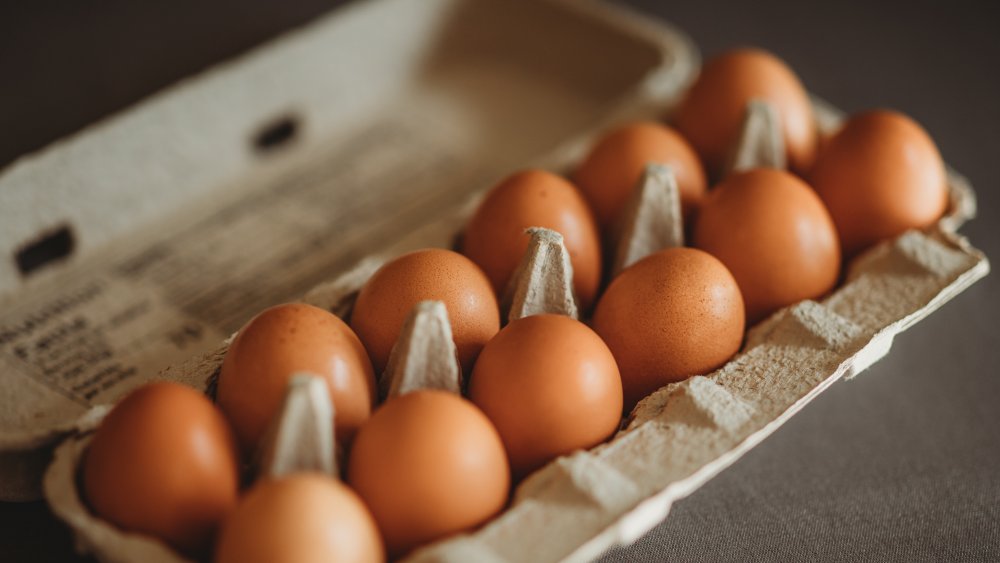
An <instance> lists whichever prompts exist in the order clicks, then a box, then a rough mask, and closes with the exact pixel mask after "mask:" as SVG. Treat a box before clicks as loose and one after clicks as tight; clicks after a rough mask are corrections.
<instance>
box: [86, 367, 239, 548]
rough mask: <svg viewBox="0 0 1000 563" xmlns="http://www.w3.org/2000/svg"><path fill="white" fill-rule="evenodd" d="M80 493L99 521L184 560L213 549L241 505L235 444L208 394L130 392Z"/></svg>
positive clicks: (102, 435)
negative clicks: (160, 544)
mask: <svg viewBox="0 0 1000 563" xmlns="http://www.w3.org/2000/svg"><path fill="white" fill-rule="evenodd" d="M82 469H83V475H82V483H83V491H84V496H85V497H86V500H87V503H88V504H89V505H90V507H91V508H92V509H93V511H94V512H95V513H96V514H97V515H98V516H100V517H101V518H102V519H104V520H106V521H108V522H110V523H112V524H114V525H115V526H118V527H119V528H122V529H123V530H127V531H129V532H136V533H140V534H147V535H151V536H154V537H157V538H160V539H162V540H164V541H165V542H167V543H168V544H170V545H171V546H173V547H174V548H176V549H178V550H180V551H182V552H185V553H187V554H199V553H201V552H202V551H203V550H205V549H206V548H208V547H209V546H210V544H211V541H212V540H213V538H214V536H215V533H216V530H217V528H218V526H219V524H220V523H221V522H222V519H223V518H224V517H225V516H226V514H228V513H229V512H230V510H232V509H233V507H235V506H236V501H237V493H238V487H239V462H238V457H237V449H236V439H235V437H234V436H233V432H232V430H231V429H230V428H229V425H228V424H227V423H226V419H225V418H224V417H223V416H222V413H220V412H219V411H218V409H216V407H215V405H213V404H212V402H211V401H210V400H209V399H208V398H207V397H205V396H204V395H203V394H201V393H199V392H198V391H195V390H194V389H191V388H189V387H185V386H183V385H180V384H176V383H167V382H160V383H150V384H147V385H145V386H143V387H140V388H138V389H136V390H135V391H132V392H131V393H129V394H128V395H127V396H126V397H125V398H124V399H122V400H121V401H120V402H119V403H118V404H117V405H115V407H114V408H113V409H111V412H109V413H108V415H107V416H106V417H105V418H104V420H102V421H101V424H100V426H99V427H98V428H97V431H96V432H95V433H94V437H93V439H92V440H91V441H90V444H89V446H88V447H87V452H86V454H85V457H84V459H83V467H82Z"/></svg>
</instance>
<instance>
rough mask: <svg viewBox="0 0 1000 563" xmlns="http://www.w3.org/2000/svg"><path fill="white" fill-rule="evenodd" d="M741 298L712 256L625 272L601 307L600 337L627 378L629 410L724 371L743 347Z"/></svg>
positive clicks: (689, 251) (656, 261)
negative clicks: (671, 387)
mask: <svg viewBox="0 0 1000 563" xmlns="http://www.w3.org/2000/svg"><path fill="white" fill-rule="evenodd" d="M743 315H744V313H743V298H742V297H741V296H740V289H739V287H738V286H737V285H736V280H735V279H733V275H732V274H731V273H729V270H727V269H726V266H725V265H724V264H723V263H722V262H720V261H719V260H718V259H717V258H714V257H713V256H712V255H711V254H708V253H707V252H704V251H701V250H697V249H694V248H670V249H667V250H661V251H660V252H657V253H654V254H651V255H649V256H647V257H645V258H643V259H642V260H640V261H638V262H636V263H635V264H633V265H632V266H629V267H628V268H626V269H625V270H623V271H622V273H620V274H619V275H618V277H616V278H615V279H614V280H613V281H612V282H611V284H610V285H609V286H608V289H607V290H606V291H605V292H604V295H603V296H601V299H600V301H598V302H597V309H596V310H595V312H594V318H593V326H594V330H595V331H596V332H597V334H599V335H600V336H601V338H602V339H603V340H604V342H605V343H606V344H607V345H608V348H609V349H611V353H612V354H614V357H615V360H616V361H617V363H618V369H619V370H620V372H621V377H622V387H623V388H624V391H625V408H626V409H631V408H632V407H633V406H635V404H636V403H637V402H638V401H639V399H641V398H642V397H644V396H646V395H648V394H649V393H651V392H653V391H655V390H656V389H658V388H660V387H662V386H663V385H666V384H667V383H671V382H674V381H681V380H683V379H686V378H688V377H690V376H692V375H704V374H707V373H709V372H711V371H713V370H714V369H716V368H718V367H719V366H721V365H722V364H724V363H725V362H726V361H727V360H728V359H729V358H730V357H732V355H733V354H735V353H736V352H737V351H738V350H739V348H740V343H741V342H742V340H743V325H744V316H743Z"/></svg>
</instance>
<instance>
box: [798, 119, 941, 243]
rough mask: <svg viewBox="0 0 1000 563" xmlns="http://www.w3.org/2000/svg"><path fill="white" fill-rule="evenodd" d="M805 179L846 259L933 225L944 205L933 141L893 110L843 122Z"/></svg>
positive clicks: (938, 157) (915, 125) (911, 122)
mask: <svg viewBox="0 0 1000 563" xmlns="http://www.w3.org/2000/svg"><path fill="white" fill-rule="evenodd" d="M809 178H810V180H811V182H812V185H813V187H814V188H816V192H817V193H819V196H820V197H821V198H822V199H823V202H824V203H826V206H827V208H828V209H829V210H830V215H831V216H833V222H834V223H835V224H836V225H837V231H838V232H839V233H840V241H841V244H842V246H843V248H844V254H845V255H847V256H853V255H855V254H857V253H858V252H860V251H861V250H864V249H865V248H867V247H869V246H871V245H873V244H875V243H876V242H879V241H881V240H885V239H889V238H893V237H896V236H898V235H900V234H902V233H903V232H904V231H906V230H908V229H921V228H924V227H928V226H930V225H932V224H934V223H935V222H936V221H937V220H938V219H939V218H940V217H941V215H942V214H943V213H944V212H945V209H946V208H947V205H948V187H947V179H946V176H945V169H944V163H943V162H942V160H941V154H940V153H939V152H938V149H937V147H936V146H935V145H934V141H933V140H931V138H930V136H929V135H928V134H927V132H926V131H924V129H923V128H922V127H920V125H919V124H917V123H916V122H915V121H913V120H912V119H910V118H909V117H906V116H905V115H903V114H900V113H896V112H894V111H886V110H877V111H870V112H866V113H860V114H857V115H855V116H854V117H852V118H851V119H849V120H848V121H847V123H845V124H844V127H843V128H842V129H841V130H840V131H839V132H838V133H837V134H836V135H834V136H833V138H831V139H830V141H829V142H828V143H827V144H826V145H825V147H824V149H823V152H822V153H820V156H819V158H818V159H817V161H816V166H815V167H814V168H813V170H812V172H811V173H810V174H809Z"/></svg>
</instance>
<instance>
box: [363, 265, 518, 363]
mask: <svg viewBox="0 0 1000 563" xmlns="http://www.w3.org/2000/svg"><path fill="white" fill-rule="evenodd" d="M429 300H433V301H441V302H443V303H444V305H445V308H446V309H447V311H448V319H449V320H450V321H451V329H452V335H453V336H454V337H455V346H456V347H457V348H458V358H459V362H460V363H461V364H462V371H463V372H464V373H465V374H469V373H471V371H472V364H473V363H474V362H475V361H476V357H477V356H478V355H479V351H480V350H482V348H483V346H484V345H485V344H486V342H487V341H488V340H489V339H490V338H492V337H493V335H494V334H496V333H497V331H498V330H500V308H499V305H498V304H497V299H496V295H495V294H494V293H493V286H492V285H490V281H489V279H488V278H487V277H486V274H484V273H483V271H482V270H481V269H480V268H479V266H477V265H476V264H475V263H474V262H472V261H471V260H469V259H468V258H466V257H465V256H462V255H461V254H459V253H457V252H453V251H450V250H443V249H440V248H429V249H425V250H417V251H415V252H410V253H408V254H404V255H402V256H400V257H398V258H396V259H395V260H392V261H390V262H388V263H386V264H385V265H383V266H382V267H381V268H379V270H378V271H377V272H375V274H373V275H372V277H371V278H369V280H368V282H367V283H365V285H364V287H362V288H361V291H360V293H358V299H357V301H356V302H355V304H354V312H353V313H352V314H351V326H352V327H353V328H354V330H355V331H356V332H357V334H358V337H359V338H361V341H362V342H363V343H364V345H365V348H366V349H367V350H368V354H369V356H370V357H371V360H372V364H374V367H375V371H376V372H378V373H382V371H383V370H385V367H386V364H387V363H388V361H389V353H390V352H391V351H392V347H393V345H394V344H395V343H396V340H397V339H398V338H399V334H400V331H401V330H402V328H403V323H404V322H405V321H406V318H407V316H409V314H410V311H412V310H413V307H414V306H416V304H417V303H419V302H421V301H429Z"/></svg>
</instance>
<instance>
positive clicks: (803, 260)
mask: <svg viewBox="0 0 1000 563" xmlns="http://www.w3.org/2000/svg"><path fill="white" fill-rule="evenodd" d="M694 245H695V246H696V247H698V248H700V249H702V250H704V251H706V252H708V253H709V254H711V255H713V256H715V257H716V258H718V259H719V260H721V261H722V263H723V264H725V265H726V267H727V268H729V271H730V272H731V273H732V274H733V277H734V278H736V283H737V284H738V285H739V287H740V291H741V292H742V294H743V302H744V304H745V306H746V318H747V323H749V324H753V323H756V322H757V321H759V320H761V319H763V318H764V317H766V316H767V315H769V314H771V313H773V312H774V311H777V310H778V309H780V308H782V307H784V306H786V305H791V304H793V303H797V302H799V301H801V300H803V299H815V298H818V297H820V296H822V295H824V294H825V293H827V292H828V291H830V290H831V289H833V287H834V285H835V284H836V283H837V276H838V275H839V272H840V243H839V242H838V240H837V231H836V229H835V228H834V226H833V220H832V219H831V218H830V214H829V213H828V212H827V210H826V207H825V206H824V205H823V202H822V201H821V200H820V199H819V196H817V195H816V193H815V192H814V191H813V190H812V189H811V188H810V187H809V186H808V185H807V184H806V183H805V182H803V181H802V180H800V179H799V178H797V177H796V176H793V175H792V174H790V173H788V172H785V171H782V170H773V169H767V168H757V169H753V170H748V171H746V172H740V173H737V174H733V175H731V176H729V177H727V178H726V179H725V180H723V182H722V183H721V184H719V185H718V186H716V187H715V188H713V189H712V191H711V192H710V193H709V195H708V198H707V199H706V201H705V204H704V205H703V206H702V209H701V212H700V213H699V215H698V221H697V223H696V226H695V235H694Z"/></svg>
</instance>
